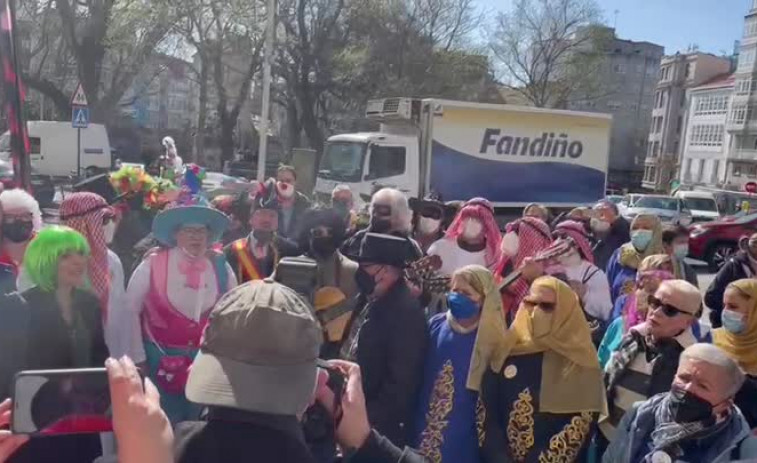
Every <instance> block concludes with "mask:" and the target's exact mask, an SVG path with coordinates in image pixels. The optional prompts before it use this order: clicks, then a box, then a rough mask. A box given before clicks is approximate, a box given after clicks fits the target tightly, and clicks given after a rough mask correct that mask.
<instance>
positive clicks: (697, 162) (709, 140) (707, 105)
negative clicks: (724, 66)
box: [681, 74, 735, 187]
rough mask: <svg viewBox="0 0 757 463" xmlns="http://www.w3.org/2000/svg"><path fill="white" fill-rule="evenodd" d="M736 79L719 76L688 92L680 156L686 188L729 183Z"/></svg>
mask: <svg viewBox="0 0 757 463" xmlns="http://www.w3.org/2000/svg"><path fill="white" fill-rule="evenodd" d="M734 80H735V79H734V76H733V74H724V75H720V76H717V77H715V78H713V79H712V80H710V81H708V82H705V83H704V84H703V85H700V86H698V87H693V88H691V89H689V90H688V92H687V102H688V105H687V107H688V109H687V111H686V125H685V128H684V131H683V135H682V136H683V140H684V145H683V152H682V157H681V181H682V183H684V184H686V185H706V186H712V187H722V186H723V185H724V184H725V183H727V170H728V169H727V166H728V148H729V146H730V145H731V134H730V133H729V132H728V131H727V130H726V121H727V119H728V111H729V108H730V106H731V102H732V100H733V89H734Z"/></svg>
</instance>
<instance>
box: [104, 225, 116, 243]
mask: <svg viewBox="0 0 757 463" xmlns="http://www.w3.org/2000/svg"><path fill="white" fill-rule="evenodd" d="M115 234H116V221H115V220H111V221H110V222H108V223H107V224H106V225H105V226H104V227H103V235H105V243H107V244H111V243H112V242H113V235H115Z"/></svg>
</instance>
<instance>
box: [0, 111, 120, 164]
mask: <svg viewBox="0 0 757 463" xmlns="http://www.w3.org/2000/svg"><path fill="white" fill-rule="evenodd" d="M26 126H27V128H28V129H29V144H30V147H31V164H32V167H34V169H35V171H36V172H37V173H40V174H44V175H52V176H56V177H59V176H68V175H71V174H72V173H75V172H76V129H75V128H73V127H71V123H70V122H55V121H28V122H27V123H26ZM8 158H10V134H9V133H8V132H5V133H4V134H3V135H2V136H0V160H6V161H7V160H8ZM111 162H112V160H111V152H110V140H109V139H108V132H107V131H106V130H105V126H104V125H102V124H90V125H89V127H88V128H86V129H81V169H82V172H81V173H80V174H85V173H86V174H87V175H94V174H96V173H98V172H106V171H108V170H110V168H111Z"/></svg>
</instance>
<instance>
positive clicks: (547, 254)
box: [499, 236, 576, 295]
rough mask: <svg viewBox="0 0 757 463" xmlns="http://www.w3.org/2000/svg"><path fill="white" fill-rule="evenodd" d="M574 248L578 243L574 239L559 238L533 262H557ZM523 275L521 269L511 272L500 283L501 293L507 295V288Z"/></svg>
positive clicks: (567, 237)
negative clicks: (556, 260)
mask: <svg viewBox="0 0 757 463" xmlns="http://www.w3.org/2000/svg"><path fill="white" fill-rule="evenodd" d="M574 247H576V243H575V241H573V238H571V237H569V236H566V237H564V238H558V239H556V240H555V241H553V242H552V244H551V245H549V247H548V248H546V249H544V250H543V251H541V252H539V253H537V254H536V255H535V256H533V257H532V258H531V260H532V261H533V262H548V261H551V260H555V259H557V258H559V257H562V256H564V255H566V254H568V253H569V252H570V251H571V250H572V249H573V248H574ZM522 274H523V271H522V270H521V269H516V270H515V271H514V272H511V273H510V274H509V275H507V276H506V277H504V278H503V279H502V281H501V282H500V283H499V292H500V293H502V294H503V295H507V288H508V287H509V286H510V285H512V284H513V283H515V282H516V281H517V280H518V278H520V277H521V275H522Z"/></svg>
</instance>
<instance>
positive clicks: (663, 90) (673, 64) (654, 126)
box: [642, 52, 731, 192]
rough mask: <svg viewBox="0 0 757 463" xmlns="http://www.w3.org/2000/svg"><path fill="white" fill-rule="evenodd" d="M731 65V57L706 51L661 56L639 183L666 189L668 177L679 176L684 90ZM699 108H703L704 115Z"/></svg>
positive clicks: (699, 111) (683, 121)
mask: <svg viewBox="0 0 757 463" xmlns="http://www.w3.org/2000/svg"><path fill="white" fill-rule="evenodd" d="M730 68H731V60H730V58H727V57H718V56H714V55H710V54H707V53H698V52H697V53H687V54H681V53H676V54H675V55H673V56H665V57H663V59H662V61H661V62H660V74H659V77H660V80H659V82H658V83H657V87H656V90H655V95H654V107H653V109H652V121H651V124H650V127H649V139H648V143H647V153H646V159H645V161H644V180H643V182H642V186H643V187H644V188H645V189H648V190H653V191H657V192H667V191H668V190H669V189H670V185H671V181H672V180H675V179H677V178H678V175H677V169H678V167H679V154H680V153H681V151H682V149H683V144H684V143H682V140H684V138H683V133H684V126H685V125H686V119H685V118H686V111H687V108H688V105H687V93H686V92H687V90H688V89H692V88H696V87H699V86H702V85H703V84H704V83H706V82H708V81H711V80H713V79H715V78H716V77H718V76H722V75H723V74H726V73H728V72H729V71H730ZM716 80H717V81H720V80H722V79H720V78H717V79H716ZM701 91H702V92H705V93H707V92H708V91H709V90H708V89H706V88H702V89H701ZM697 98H699V97H697ZM698 101H700V102H705V101H706V100H705V99H704V98H699V100H698ZM719 101H720V100H719ZM720 103H722V101H720ZM706 105H707V103H705V106H706ZM721 110H722V111H725V110H726V108H725V107H722V105H719V106H718V109H714V108H712V109H711V110H710V109H706V110H704V109H699V110H697V111H695V112H694V113H692V116H693V117H694V119H696V118H697V117H701V116H705V117H709V116H713V115H715V114H713V112H716V113H717V114H718V115H719V112H718V111H721ZM702 111H705V113H706V115H705V114H703V113H702Z"/></svg>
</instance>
